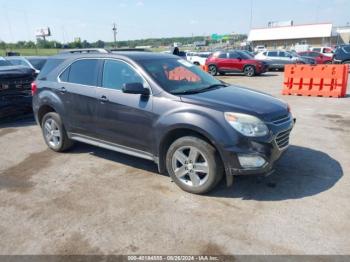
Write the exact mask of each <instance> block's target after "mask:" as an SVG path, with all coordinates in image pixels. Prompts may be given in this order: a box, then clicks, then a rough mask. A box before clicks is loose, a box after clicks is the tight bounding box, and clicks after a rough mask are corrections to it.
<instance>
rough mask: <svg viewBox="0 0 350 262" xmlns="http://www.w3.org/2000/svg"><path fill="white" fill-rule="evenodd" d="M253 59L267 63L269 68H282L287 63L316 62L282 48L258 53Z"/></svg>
mask: <svg viewBox="0 0 350 262" xmlns="http://www.w3.org/2000/svg"><path fill="white" fill-rule="evenodd" d="M255 59H258V60H262V61H265V62H268V63H269V69H284V66H285V65H287V64H316V61H315V59H313V58H309V57H301V56H299V55H298V54H296V53H292V52H287V51H284V50H272V51H266V52H263V53H259V54H257V55H256V56H255Z"/></svg>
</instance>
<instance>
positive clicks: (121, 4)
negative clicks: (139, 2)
mask: <svg viewBox="0 0 350 262" xmlns="http://www.w3.org/2000/svg"><path fill="white" fill-rule="evenodd" d="M126 6H127V4H126V3H123V2H122V3H120V4H119V7H126Z"/></svg>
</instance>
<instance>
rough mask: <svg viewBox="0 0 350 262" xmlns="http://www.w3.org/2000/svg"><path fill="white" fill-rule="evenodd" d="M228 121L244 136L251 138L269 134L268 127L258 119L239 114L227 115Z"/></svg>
mask: <svg viewBox="0 0 350 262" xmlns="http://www.w3.org/2000/svg"><path fill="white" fill-rule="evenodd" d="M225 119H226V121H227V122H228V123H229V124H230V125H231V126H232V127H233V128H234V129H236V130H237V131H238V132H240V133H241V134H242V135H245V136H249V137H258V136H266V135H267V134H268V133H269V129H268V128H267V126H266V125H265V124H264V123H263V122H262V121H261V120H260V119H259V118H257V117H255V116H251V115H246V114H239V113H229V112H228V113H225Z"/></svg>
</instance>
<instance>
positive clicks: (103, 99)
mask: <svg viewBox="0 0 350 262" xmlns="http://www.w3.org/2000/svg"><path fill="white" fill-rule="evenodd" d="M100 101H101V102H102V103H107V102H108V101H109V100H108V98H107V97H106V96H101V98H100Z"/></svg>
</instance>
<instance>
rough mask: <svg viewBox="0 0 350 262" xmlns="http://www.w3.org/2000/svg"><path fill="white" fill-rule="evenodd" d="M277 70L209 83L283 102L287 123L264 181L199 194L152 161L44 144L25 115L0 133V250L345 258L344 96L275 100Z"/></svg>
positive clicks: (349, 168)
mask: <svg viewBox="0 0 350 262" xmlns="http://www.w3.org/2000/svg"><path fill="white" fill-rule="evenodd" d="M282 78H283V74H282V73H278V72H277V73H275V72H269V73H267V74H265V75H263V76H260V77H253V78H247V77H244V76H224V77H220V79H222V80H224V81H226V82H230V83H234V84H239V85H242V86H247V87H250V88H252V89H256V90H259V91H263V92H266V93H269V94H272V95H275V96H277V97H279V98H282V99H284V100H286V101H287V102H288V103H289V104H290V105H291V108H292V112H293V114H294V116H295V117H296V118H297V124H296V126H295V129H294V131H293V133H292V137H291V146H290V148H289V150H288V151H287V152H286V153H285V155H284V156H283V158H282V159H281V160H280V161H279V162H278V164H277V166H276V172H275V173H274V174H273V175H271V176H269V177H256V176H252V177H237V178H235V181H234V185H233V187H231V188H226V186H225V184H224V183H222V184H221V185H220V186H219V187H218V188H217V189H216V190H214V191H213V192H212V193H211V194H209V195H206V196H198V195H191V194H188V193H185V192H183V191H181V190H180V189H179V188H178V187H177V186H176V185H175V184H174V183H171V181H170V178H169V177H166V176H163V175H159V174H158V173H157V168H156V165H154V164H153V163H152V162H149V161H146V160H142V159H138V158H134V157H130V156H126V155H122V154H118V153H115V152H112V151H108V150H104V149H100V148H96V147H93V146H88V145H84V144H77V145H76V146H75V147H74V149H73V150H71V151H70V152H68V153H64V154H58V153H54V152H52V151H50V150H48V149H47V146H46V145H45V143H44V140H43V139H42V135H41V131H40V129H39V127H38V126H36V125H35V123H34V122H33V120H32V119H31V118H27V119H21V120H16V121H11V122H8V123H3V124H1V126H0V127H1V128H0V149H1V153H0V210H1V212H0V239H1V241H0V254H184V255H185V254H192V255H196V254H204V253H205V254H213V255H214V254H216V255H219V254H349V253H350V238H349V232H350V220H349V218H350V206H349V200H350V190H349V188H350V177H349V174H350V157H349V156H350V136H349V132H350V97H349V96H348V97H347V98H343V99H334V98H312V97H296V96H282V95H280V93H281V88H282Z"/></svg>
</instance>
